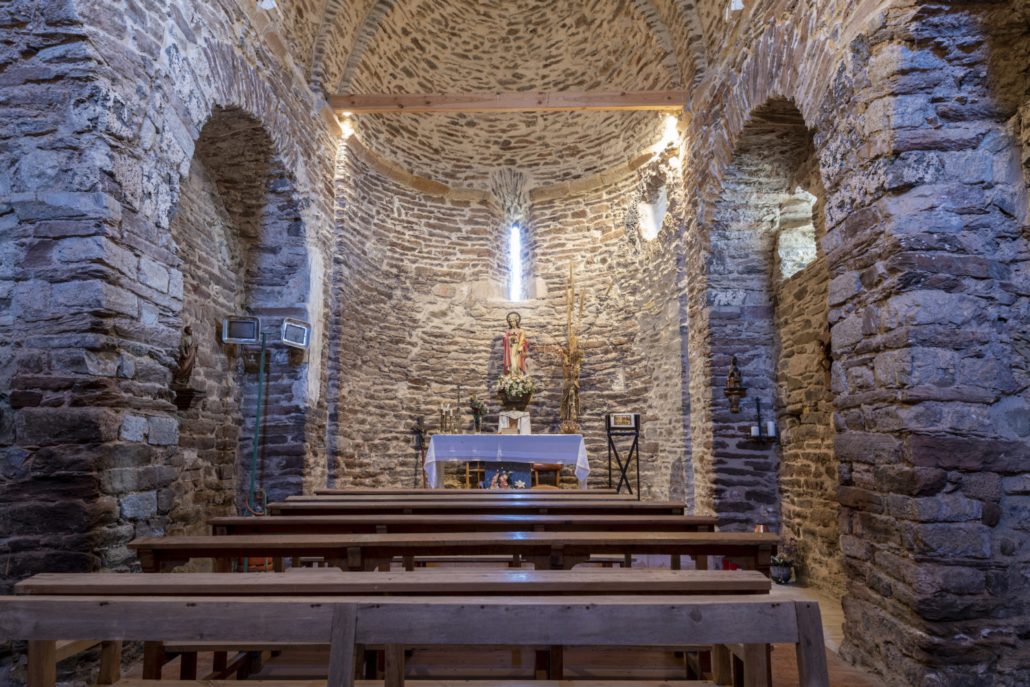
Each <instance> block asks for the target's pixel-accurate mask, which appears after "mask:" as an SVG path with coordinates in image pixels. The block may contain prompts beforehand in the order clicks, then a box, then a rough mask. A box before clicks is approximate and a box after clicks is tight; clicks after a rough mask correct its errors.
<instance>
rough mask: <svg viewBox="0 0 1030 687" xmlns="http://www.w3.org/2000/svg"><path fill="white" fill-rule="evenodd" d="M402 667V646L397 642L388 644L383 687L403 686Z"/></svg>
mask: <svg viewBox="0 0 1030 687" xmlns="http://www.w3.org/2000/svg"><path fill="white" fill-rule="evenodd" d="M404 668H405V666H404V647H403V646H401V645H399V644H388V645H387V646H386V674H385V676H384V678H385V679H384V682H383V687H404Z"/></svg>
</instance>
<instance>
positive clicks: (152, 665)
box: [15, 569, 771, 679]
mask: <svg viewBox="0 0 1030 687" xmlns="http://www.w3.org/2000/svg"><path fill="white" fill-rule="evenodd" d="M770 588H771V583H770V582H769V579H768V578H766V577H765V576H764V575H762V574H760V573H757V572H745V571H737V572H722V571H717V572H708V571H692V570H683V571H670V570H611V571H600V570H577V571H571V572H566V571H551V570H544V571H519V572H514V571H493V570H491V571H481V572H476V571H460V572H455V571H447V572H446V573H443V572H442V571H432V570H422V571H416V572H413V573H360V572H359V573H344V572H342V571H340V570H336V569H318V570H303V571H301V572H300V573H299V574H294V573H290V574H287V575H284V574H281V573H240V574H235V575H225V574H220V573H168V574H164V575H137V574H124V573H121V574H119V573H92V574H82V573H51V574H40V575H36V576H34V577H31V578H29V579H27V580H24V581H22V582H20V583H18V584H17V585H16V586H15V590H16V591H17V593H18V594H34V595H49V596H61V595H70V596H91V597H105V596H115V597H127V596H131V597H142V598H148V597H158V596H183V595H190V596H205V597H208V596H254V597H262V596H275V595H279V596H281V595H290V596H294V597H303V596H312V595H318V596H325V595H333V596H348V595H375V594H384V595H390V596H398V595H425V594H426V592H427V590H431V591H432V593H433V594H434V595H441V596H448V595H452V596H464V595H478V596H507V597H511V596H519V595H538V596H539V595H565V596H568V595H580V594H584V593H589V594H622V595H627V594H628V595H653V594H677V595H691V594H706V595H715V594H737V595H740V594H767V593H768V592H769V590H770ZM282 648H284V647H283V646H282V645H279V644H277V645H271V646H260V645H250V644H226V643H224V642H215V643H211V642H208V643H203V644H199V643H197V642H192V643H171V644H168V645H165V646H162V645H160V644H155V643H149V644H148V645H147V647H146V651H145V654H144V675H145V676H147V677H150V678H155V679H156V678H159V677H160V676H161V666H162V665H163V664H164V663H166V662H167V661H169V660H172V659H173V658H175V657H176V656H179V657H181V659H182V665H181V666H180V676H181V677H184V678H186V677H189V678H194V677H196V670H197V656H196V654H197V652H198V651H207V652H214V653H215V654H216V660H215V674H217V675H218V676H220V677H226V676H228V675H231V674H237V675H240V676H246V675H247V674H249V673H251V672H253V671H255V670H256V669H257V666H258V665H259V662H257V661H256V660H255V658H254V655H255V654H256V653H257V652H260V651H265V650H272V649H276V650H278V649H282ZM230 653H233V654H235V653H238V654H239V656H237V657H236V658H235V659H233V660H229V654H230ZM550 660H554V661H556V662H558V661H560V655H558V654H554V653H553V652H551V656H550V657H549V658H548V659H546V660H545V661H544V664H546V663H547V662H548V661H550ZM551 669H552V670H553V671H554V672H557V673H559V674H560V665H557V664H556V665H555V666H552V667H551Z"/></svg>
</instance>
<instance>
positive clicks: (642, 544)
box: [129, 532, 779, 572]
mask: <svg viewBox="0 0 1030 687" xmlns="http://www.w3.org/2000/svg"><path fill="white" fill-rule="evenodd" d="M778 543H779V536H778V535H776V534H770V533H751V532H456V533H431V534H422V533H414V534H322V535H313V534H309V535H303V534H287V535H226V536H221V537H214V536H209V537H143V538H141V539H136V540H134V541H132V542H130V543H129V548H131V549H134V550H135V551H136V553H137V554H138V555H139V559H140V564H141V565H142V566H143V570H144V571H146V572H160V571H161V570H163V569H166V568H169V567H174V566H176V565H181V564H183V563H186V562H188V561H189V560H191V559H194V558H210V559H214V560H215V561H216V566H217V569H218V570H219V571H221V572H226V571H228V570H229V567H228V566H227V565H226V564H227V562H228V561H229V560H231V559H234V558H240V557H250V556H266V557H271V558H274V559H276V560H277V561H278V563H277V567H278V569H280V570H281V569H282V563H281V561H282V559H283V558H285V557H301V556H304V557H312V556H320V557H324V558H325V559H326V560H328V561H329V562H330V565H333V566H335V567H340V568H344V569H347V570H375V569H384V570H385V569H388V568H389V563H390V561H391V560H393V558H395V557H403V558H404V559H405V567H406V568H407V569H409V570H410V569H411V568H413V567H414V563H413V557H414V556H481V555H486V556H492V555H505V556H512V557H514V556H518V557H519V558H520V559H521V560H524V561H528V562H531V563H533V564H534V566H535V567H536V568H537V569H546V568H550V569H559V570H560V569H570V568H572V567H573V566H574V565H577V564H579V563H585V562H587V561H588V560H589V558H590V556H591V554H613V555H619V556H624V557H625V556H632V555H634V554H656V555H668V556H672V561H673V568H674V569H675V568H678V567H679V564H680V556H693V557H695V559H696V560H697V562H698V564H699V565H698V567H702V565H703V563H702V561H704V560H705V559H704V558H700V557H707V556H726V557H729V558H733V559H739V560H742V561H743V562H744V564H745V567H748V568H752V569H757V570H761V571H763V572H767V571H768V569H769V562H770V561H769V559H770V557H771V556H772V555H773V553H775V549H776V545H777V544H778Z"/></svg>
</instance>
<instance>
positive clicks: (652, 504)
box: [268, 498, 685, 515]
mask: <svg viewBox="0 0 1030 687" xmlns="http://www.w3.org/2000/svg"><path fill="white" fill-rule="evenodd" d="M684 508H685V506H684V504H682V503H680V502H678V501H630V500H623V501H610V500H600V501H591V500H579V501H577V500H572V499H568V500H556V499H551V500H539V499H534V500H522V501H519V500H514V501H511V500H509V501H504V502H501V501H497V500H489V499H488V500H479V501H469V500H465V501H460V500H457V501H456V500H451V499H448V500H438V499H425V500H421V501H419V500H416V501H410V500H403V501H340V500H335V499H331V498H323V499H318V500H310V499H307V500H297V501H289V500H287V501H280V502H277V503H270V504H268V512H269V513H270V514H272V515H387V514H391V513H392V514H395V515H414V514H417V515H432V514H436V515H443V514H455V515H490V514H494V515H496V514H505V513H507V514H512V515H516V514H520V513H521V514H530V513H536V514H538V515H684Z"/></svg>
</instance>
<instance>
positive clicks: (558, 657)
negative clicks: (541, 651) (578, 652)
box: [547, 646, 565, 680]
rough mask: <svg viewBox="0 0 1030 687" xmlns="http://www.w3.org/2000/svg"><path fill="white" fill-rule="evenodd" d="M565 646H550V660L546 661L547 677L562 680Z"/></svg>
mask: <svg viewBox="0 0 1030 687" xmlns="http://www.w3.org/2000/svg"><path fill="white" fill-rule="evenodd" d="M564 675H565V647H561V646H552V647H551V651H550V660H549V661H548V670H547V679H549V680H564V679H565V677H564Z"/></svg>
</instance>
